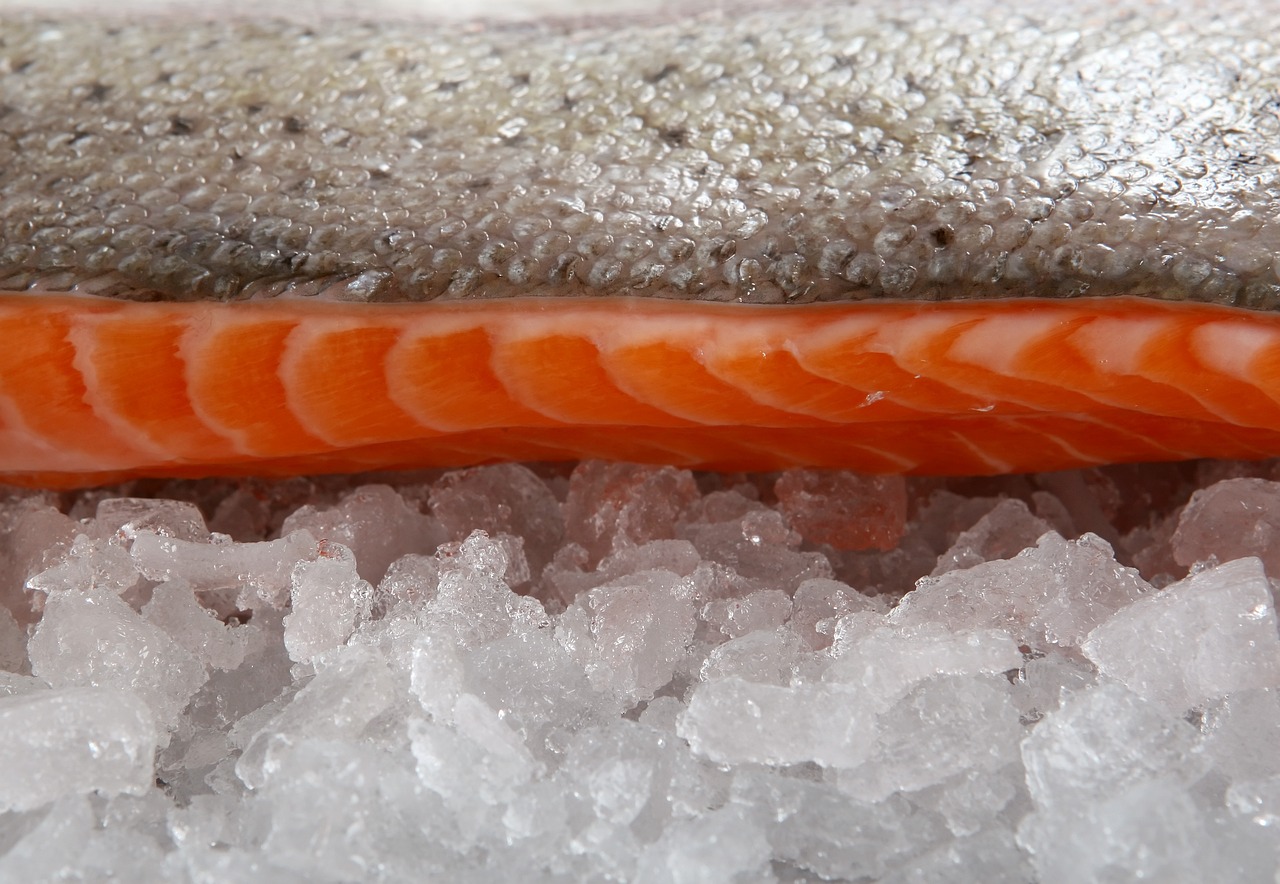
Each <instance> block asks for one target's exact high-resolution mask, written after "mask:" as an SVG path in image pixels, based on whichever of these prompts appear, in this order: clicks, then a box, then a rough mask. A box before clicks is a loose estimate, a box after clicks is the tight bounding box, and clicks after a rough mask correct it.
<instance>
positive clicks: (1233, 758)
mask: <svg viewBox="0 0 1280 884" xmlns="http://www.w3.org/2000/svg"><path fill="white" fill-rule="evenodd" d="M1203 729H1204V731H1205V739H1204V753H1205V755H1206V756H1207V757H1208V758H1210V759H1211V760H1212V763H1213V765H1214V767H1215V768H1216V769H1217V770H1218V771H1220V772H1221V773H1222V774H1223V775H1224V776H1226V777H1227V778H1229V779H1232V780H1258V779H1266V778H1268V777H1272V776H1276V775H1280V753H1278V752H1276V735H1277V734H1280V690H1275V689H1271V690H1253V691H1239V692H1238V693H1234V694H1232V695H1231V696H1230V697H1227V698H1226V699H1225V700H1222V701H1221V702H1218V703H1215V704H1213V706H1211V707H1210V708H1209V709H1208V710H1207V711H1206V712H1205V714H1204V723H1203Z"/></svg>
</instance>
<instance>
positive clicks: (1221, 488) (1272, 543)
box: [1172, 479, 1280, 579]
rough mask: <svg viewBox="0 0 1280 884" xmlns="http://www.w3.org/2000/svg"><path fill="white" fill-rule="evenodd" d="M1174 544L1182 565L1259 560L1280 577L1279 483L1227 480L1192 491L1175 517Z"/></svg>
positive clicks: (1175, 555) (1268, 571)
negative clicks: (1252, 557) (1180, 511)
mask: <svg viewBox="0 0 1280 884" xmlns="http://www.w3.org/2000/svg"><path fill="white" fill-rule="evenodd" d="M1172 545H1173V557H1174V559H1175V560H1176V561H1177V562H1178V564H1180V565H1183V566H1190V565H1194V564H1196V563H1197V562H1206V561H1209V560H1213V561H1215V562H1229V561H1232V560H1233V559H1242V558H1245V557H1247V556H1257V557H1258V558H1260V559H1261V560H1262V563H1263V565H1264V566H1265V568H1266V570H1267V573H1268V574H1269V575H1271V576H1272V577H1275V578H1278V579H1280V482H1269V481H1267V480H1266V479H1225V480H1223V481H1221V482H1218V483H1217V484H1215V485H1213V486H1211V487H1209V488H1204V489H1201V490H1199V491H1197V492H1195V494H1193V495H1191V500H1190V501H1188V502H1187V505H1186V506H1185V507H1184V508H1183V510H1182V514H1181V516H1179V518H1178V527H1177V529H1176V530H1175V531H1174V534H1173V542H1172Z"/></svg>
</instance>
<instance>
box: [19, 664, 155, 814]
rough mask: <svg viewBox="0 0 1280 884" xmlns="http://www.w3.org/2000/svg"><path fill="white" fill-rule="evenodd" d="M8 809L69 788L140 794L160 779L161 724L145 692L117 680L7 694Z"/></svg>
mask: <svg viewBox="0 0 1280 884" xmlns="http://www.w3.org/2000/svg"><path fill="white" fill-rule="evenodd" d="M0 734H3V735H4V739H3V740H0V810H3V811H9V810H30V809H32V808H36V807H40V806H41V805H44V804H47V803H49V802H50V801H54V800H56V799H57V798H60V797H62V796H64V795H76V794H87V793H89V792H94V791H97V792H100V793H102V794H104V795H114V794H117V793H120V792H129V793H132V794H134V795H140V794H142V793H143V792H145V791H147V790H148V789H150V788H151V787H152V786H153V785H154V779H155V774H154V773H153V766H152V765H153V757H154V754H155V750H156V742H157V734H156V726H155V723H154V720H153V718H152V715H151V711H150V710H149V709H148V708H147V706H146V704H145V703H143V702H142V700H140V699H138V697H137V696H136V695H135V694H133V693H131V692H129V691H125V690H120V689H118V688H114V687H80V688H65V689H62V690H43V691H31V692H29V693H25V694H21V695H18V696H11V697H0Z"/></svg>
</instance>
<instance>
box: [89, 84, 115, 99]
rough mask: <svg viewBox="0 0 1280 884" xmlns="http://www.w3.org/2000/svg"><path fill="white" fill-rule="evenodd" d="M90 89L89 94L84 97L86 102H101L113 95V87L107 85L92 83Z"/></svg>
mask: <svg viewBox="0 0 1280 884" xmlns="http://www.w3.org/2000/svg"><path fill="white" fill-rule="evenodd" d="M88 88H89V94H88V95H86V96H85V97H84V100H85V101H92V102H95V103H96V102H100V101H102V100H104V99H105V98H106V97H107V96H108V95H109V94H110V93H111V87H110V86H108V85H107V84H106V83H90V84H88Z"/></svg>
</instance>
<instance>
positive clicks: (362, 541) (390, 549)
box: [280, 485, 447, 583]
mask: <svg viewBox="0 0 1280 884" xmlns="http://www.w3.org/2000/svg"><path fill="white" fill-rule="evenodd" d="M303 530H305V531H307V532H309V533H310V534H311V536H312V537H315V538H317V539H319V540H321V541H326V540H327V541H330V542H332V543H336V544H339V545H341V546H344V547H346V548H347V549H350V550H351V552H352V553H353V554H354V555H355V561H356V567H357V569H358V570H359V572H360V577H361V578H362V579H364V580H366V581H368V582H370V583H377V582H378V581H379V580H381V579H382V577H383V575H384V574H386V572H387V566H389V565H390V564H391V563H392V562H393V561H395V560H396V559H398V558H400V557H401V556H404V555H408V554H410V553H416V554H418V555H424V554H430V553H434V552H435V551H436V547H437V546H439V545H440V544H441V543H443V542H444V541H445V540H446V539H447V534H446V532H445V529H444V527H443V526H441V525H440V523H439V522H437V521H436V520H435V519H433V518H432V517H431V516H427V515H424V514H422V513H420V512H418V510H417V508H416V507H410V506H409V505H408V504H406V503H405V500H404V498H403V497H401V496H400V495H399V494H397V493H396V492H395V491H394V490H393V489H391V488H389V487H388V486H386V485H362V486H360V487H359V488H356V489H355V490H354V491H349V492H347V493H346V494H344V495H342V498H341V499H340V500H339V501H338V503H337V504H336V505H334V506H329V507H326V506H303V507H299V508H298V509H296V510H294V511H293V513H291V514H290V515H289V517H288V518H286V519H285V520H284V525H283V526H282V527H281V529H280V533H281V534H285V535H287V534H290V533H292V532H294V531H303Z"/></svg>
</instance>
